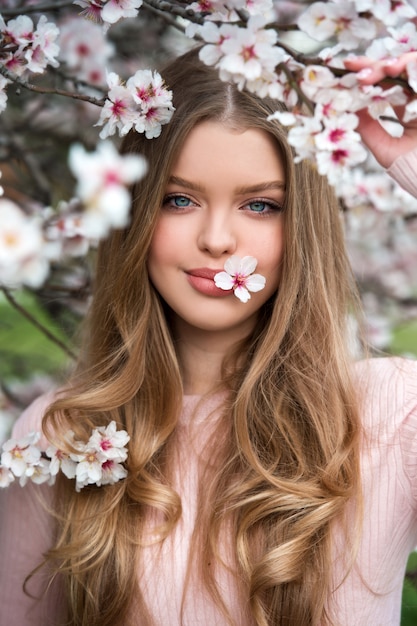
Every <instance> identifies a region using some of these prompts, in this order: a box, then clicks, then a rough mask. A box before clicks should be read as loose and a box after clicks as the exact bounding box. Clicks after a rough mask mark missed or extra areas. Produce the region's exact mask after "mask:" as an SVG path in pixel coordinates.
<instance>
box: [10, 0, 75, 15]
mask: <svg viewBox="0 0 417 626" xmlns="http://www.w3.org/2000/svg"><path fill="white" fill-rule="evenodd" d="M66 7H73V8H74V7H75V5H74V4H73V1H72V0H61V2H59V0H56V1H55V2H45V3H44V4H38V5H31V6H26V7H20V8H19V7H18V8H17V9H6V8H5V9H2V10H1V14H2V16H3V17H16V16H18V15H23V14H26V13H38V12H43V11H58V10H59V9H65V8H66Z"/></svg>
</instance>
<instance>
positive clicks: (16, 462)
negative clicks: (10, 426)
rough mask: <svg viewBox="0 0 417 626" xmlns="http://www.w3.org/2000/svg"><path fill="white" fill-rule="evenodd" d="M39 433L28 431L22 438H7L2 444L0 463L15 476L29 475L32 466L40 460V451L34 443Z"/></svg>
mask: <svg viewBox="0 0 417 626" xmlns="http://www.w3.org/2000/svg"><path fill="white" fill-rule="evenodd" d="M39 439H40V434H39V433H30V434H29V435H27V437H23V438H22V439H9V440H8V441H6V443H4V444H3V453H2V455H1V465H2V466H3V468H7V469H9V470H10V471H11V472H12V473H13V474H14V476H16V477H17V478H21V477H25V476H26V477H28V476H29V477H30V476H31V475H32V474H33V472H34V469H33V468H34V466H35V465H36V464H37V463H39V462H40V459H41V451H40V450H39V448H37V446H36V445H35V444H36V443H37V442H38V441H39Z"/></svg>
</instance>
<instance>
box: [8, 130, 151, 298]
mask: <svg viewBox="0 0 417 626" xmlns="http://www.w3.org/2000/svg"><path fill="white" fill-rule="evenodd" d="M69 164H70V168H71V170H72V172H73V174H74V176H75V177H76V179H77V181H78V182H77V187H76V190H75V191H76V194H77V197H76V198H73V199H72V200H71V201H70V202H61V203H60V204H59V205H58V207H57V210H52V209H51V208H44V209H43V211H37V212H35V213H34V214H29V215H28V214H27V213H25V212H24V211H23V210H22V209H21V208H20V207H19V206H18V205H17V204H16V203H15V202H13V201H11V200H9V199H7V198H4V197H3V198H0V284H2V285H5V286H7V287H19V286H21V285H27V286H29V287H32V288H37V287H40V286H41V285H42V284H43V282H44V281H45V279H46V278H47V276H48V274H49V268H50V263H51V262H53V261H57V260H58V259H60V258H62V256H63V255H66V256H79V255H83V254H85V253H86V252H87V251H88V249H89V247H90V245H94V244H95V243H96V241H97V240H98V239H102V238H103V237H105V236H107V235H108V233H109V230H110V229H111V228H123V227H124V226H126V225H127V224H128V221H129V213H130V194H129V191H128V189H127V187H128V186H129V185H131V184H132V183H134V182H135V181H137V180H140V179H141V178H142V177H143V176H144V175H145V173H146V170H147V165H146V162H145V159H144V158H143V157H142V156H140V155H120V154H119V153H118V151H117V150H116V148H115V146H114V145H113V144H112V143H110V142H106V141H104V142H101V143H100V144H98V146H97V150H96V151H94V152H87V151H86V150H85V148H84V147H83V146H82V145H79V144H74V145H73V146H72V147H71V149H70V154H69Z"/></svg>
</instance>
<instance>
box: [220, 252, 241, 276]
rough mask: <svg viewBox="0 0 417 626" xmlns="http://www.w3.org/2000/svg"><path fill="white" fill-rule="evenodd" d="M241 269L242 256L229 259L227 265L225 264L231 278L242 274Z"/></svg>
mask: <svg viewBox="0 0 417 626" xmlns="http://www.w3.org/2000/svg"><path fill="white" fill-rule="evenodd" d="M240 268H241V259H240V256H236V255H233V256H231V257H229V258H228V259H227V261H226V263H225V264H224V269H225V270H226V272H227V273H228V274H230V275H231V276H235V275H236V274H238V273H240V271H241V270H240Z"/></svg>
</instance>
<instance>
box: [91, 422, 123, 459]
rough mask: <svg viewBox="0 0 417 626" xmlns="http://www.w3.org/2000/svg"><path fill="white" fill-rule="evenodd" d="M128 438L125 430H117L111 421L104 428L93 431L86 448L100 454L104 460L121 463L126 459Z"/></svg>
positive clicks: (114, 423)
mask: <svg viewBox="0 0 417 626" xmlns="http://www.w3.org/2000/svg"><path fill="white" fill-rule="evenodd" d="M129 439H130V437H129V435H128V434H127V432H126V431H125V430H117V427H116V422H114V421H112V422H110V424H109V425H108V426H106V427H104V426H100V427H98V428H95V429H94V432H93V434H92V435H91V437H90V439H89V442H88V446H89V447H91V448H92V449H94V450H97V451H98V452H100V454H101V455H102V456H103V457H104V458H105V460H112V461H116V462H118V463H122V462H123V461H125V460H126V458H127V449H126V447H125V446H126V445H127V443H128V441H129Z"/></svg>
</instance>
